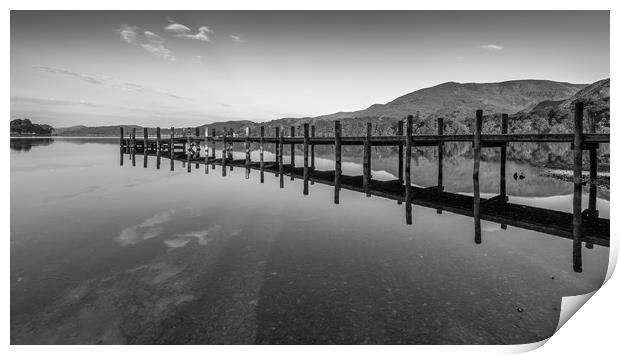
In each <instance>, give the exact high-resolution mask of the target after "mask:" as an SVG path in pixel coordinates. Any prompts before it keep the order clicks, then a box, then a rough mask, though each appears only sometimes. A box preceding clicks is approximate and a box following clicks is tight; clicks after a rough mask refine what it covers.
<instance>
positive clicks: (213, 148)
mask: <svg viewBox="0 0 620 355" xmlns="http://www.w3.org/2000/svg"><path fill="white" fill-rule="evenodd" d="M211 139H212V141H211V169H214V170H215V128H211Z"/></svg>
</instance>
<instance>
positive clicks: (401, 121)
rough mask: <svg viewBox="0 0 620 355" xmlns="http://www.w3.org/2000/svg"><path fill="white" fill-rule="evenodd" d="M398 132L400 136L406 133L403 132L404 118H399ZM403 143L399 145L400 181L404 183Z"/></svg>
mask: <svg viewBox="0 0 620 355" xmlns="http://www.w3.org/2000/svg"><path fill="white" fill-rule="evenodd" d="M397 134H398V135H399V136H402V135H403V134H404V132H403V120H398V126H397ZM403 161H404V158H403V145H402V144H399V145H398V183H399V184H402V183H403Z"/></svg>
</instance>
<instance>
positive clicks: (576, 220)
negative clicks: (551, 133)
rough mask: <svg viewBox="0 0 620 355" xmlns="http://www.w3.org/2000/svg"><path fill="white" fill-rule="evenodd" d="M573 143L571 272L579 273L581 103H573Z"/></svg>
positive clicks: (580, 231)
mask: <svg viewBox="0 0 620 355" xmlns="http://www.w3.org/2000/svg"><path fill="white" fill-rule="evenodd" d="M574 120H575V141H574V142H573V149H574V150H573V270H574V271H575V272H581V271H582V269H581V238H582V232H583V229H582V216H581V183H582V169H583V156H582V155H583V102H581V101H578V102H576V103H575V113H574Z"/></svg>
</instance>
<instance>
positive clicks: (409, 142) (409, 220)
mask: <svg viewBox="0 0 620 355" xmlns="http://www.w3.org/2000/svg"><path fill="white" fill-rule="evenodd" d="M412 133H413V116H412V115H409V116H407V137H406V138H405V221H406V223H407V224H412V223H413V218H412V216H411V202H412V200H413V196H412V191H411V146H412V145H413V137H412Z"/></svg>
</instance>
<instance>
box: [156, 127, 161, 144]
mask: <svg viewBox="0 0 620 355" xmlns="http://www.w3.org/2000/svg"><path fill="white" fill-rule="evenodd" d="M156 147H157V150H160V149H161V128H159V127H157V145H156Z"/></svg>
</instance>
